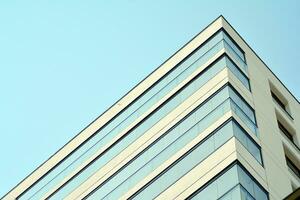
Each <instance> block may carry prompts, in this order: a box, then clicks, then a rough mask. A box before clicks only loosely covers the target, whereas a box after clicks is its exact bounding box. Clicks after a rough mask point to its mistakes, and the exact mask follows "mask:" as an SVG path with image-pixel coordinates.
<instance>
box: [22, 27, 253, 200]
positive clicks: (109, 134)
mask: <svg viewBox="0 0 300 200" xmlns="http://www.w3.org/2000/svg"><path fill="white" fill-rule="evenodd" d="M222 49H225V50H226V52H227V53H228V54H230V55H231V56H232V57H234V58H235V59H236V62H237V64H235V63H233V61H232V60H231V59H228V57H227V56H224V57H223V58H222V59H221V60H219V61H218V63H217V64H214V65H213V66H214V67H210V70H207V72H205V73H204V74H203V75H202V76H201V78H198V79H197V83H194V86H195V87H198V88H200V87H201V86H202V85H203V84H205V83H206V82H207V81H209V80H210V79H211V78H213V76H215V75H216V74H217V73H218V72H220V71H221V70H222V69H224V68H225V67H227V68H228V69H229V70H230V71H232V72H233V74H235V76H237V78H238V79H239V80H240V81H241V83H242V84H243V85H244V86H245V87H246V88H248V89H250V86H249V80H248V77H247V67H246V64H245V60H244V56H243V52H242V51H241V50H240V48H239V47H237V46H236V45H235V44H234V42H233V41H231V39H230V38H229V37H228V36H227V34H226V33H225V32H224V31H222V30H220V31H219V32H217V34H215V35H214V36H213V37H212V38H210V39H209V40H208V41H207V42H205V43H204V45H202V46H201V47H199V48H198V49H197V50H196V51H195V52H193V53H192V54H191V55H190V56H188V57H187V58H186V59H185V60H184V61H183V62H181V63H180V64H179V65H177V66H176V67H175V68H174V69H173V70H172V71H171V72H170V73H168V74H167V75H166V76H164V77H163V78H162V79H161V80H159V82H157V83H156V84H155V85H154V86H153V87H151V88H150V89H149V90H148V91H147V92H145V93H144V94H143V95H141V96H140V97H138V99H137V100H136V101H134V102H133V103H132V104H130V105H129V106H128V107H127V108H125V109H124V110H123V111H122V112H120V114H118V115H117V116H116V117H115V118H113V119H112V120H111V121H110V122H109V123H107V124H106V125H105V126H104V127H103V128H101V129H100V130H99V131H98V132H97V133H96V134H94V135H93V136H92V137H91V138H90V139H89V140H88V141H87V142H85V143H84V144H83V145H82V146H80V147H79V148H78V149H76V151H74V152H73V153H71V154H70V155H69V156H68V157H67V158H66V159H65V160H64V161H63V162H62V163H60V164H59V165H58V166H56V167H55V168H54V169H53V170H51V171H50V172H49V173H48V174H47V175H46V176H44V177H43V178H41V179H40V180H39V181H38V182H37V183H36V184H34V185H33V186H32V187H31V188H30V189H29V190H27V191H26V192H24V193H23V194H22V195H21V196H20V199H28V198H33V199H35V198H36V199H38V198H40V197H42V196H43V195H44V194H45V193H46V191H49V189H51V188H52V187H54V186H55V185H57V184H58V183H59V182H61V181H62V180H63V179H64V178H65V177H66V176H67V175H68V174H70V173H71V172H73V171H74V170H75V169H77V168H78V166H80V164H82V163H84V161H86V160H87V159H88V158H90V157H91V156H92V155H94V154H95V153H96V151H97V150H99V149H100V148H102V147H103V146H104V145H105V144H107V143H108V142H110V141H111V140H112V139H113V138H114V137H116V136H117V135H118V134H119V133H120V132H121V131H123V130H124V129H125V128H126V127H128V126H129V125H130V124H131V123H133V122H134V121H135V120H136V119H137V118H139V117H140V116H141V115H142V114H144V113H145V112H146V111H147V110H149V109H150V108H151V107H152V106H154V105H155V104H156V103H157V102H158V101H159V100H161V99H162V98H163V97H164V96H165V95H167V94H168V93H169V92H170V91H172V90H173V89H174V88H175V87H176V86H177V85H178V84H179V83H181V82H182V81H183V80H185V79H186V78H187V77H188V76H190V75H191V74H192V73H193V72H195V70H197V69H199V67H200V68H201V66H202V65H203V64H204V63H206V62H207V61H208V60H209V59H210V58H211V57H212V56H213V55H215V54H216V53H218V52H219V51H220V50H222ZM237 58H239V59H237ZM195 82H196V81H195ZM194 86H193V87H194ZM192 90H193V91H195V89H192V87H189V88H185V90H184V91H185V93H189V94H188V95H186V96H185V97H184V98H187V97H188V96H189V95H191V91H192ZM177 96H180V97H177V99H176V97H175V98H173V100H172V103H168V106H164V107H163V109H161V110H163V111H162V112H159V111H158V112H156V113H155V114H153V115H152V116H155V117H149V118H151V119H147V122H145V124H146V125H143V126H139V127H138V128H136V129H135V130H133V131H132V132H139V133H142V132H145V131H146V130H147V128H149V127H151V126H152V125H153V124H155V123H157V121H158V120H159V119H161V118H162V117H163V116H164V115H162V114H161V113H166V114H167V113H168V112H169V111H170V110H172V109H174V108H175V107H176V106H177V105H178V104H179V103H180V100H179V98H182V96H183V95H177ZM130 134H133V133H130ZM134 139H135V138H133V140H134ZM124 148H125V147H124ZM117 153H118V152H115V153H114V155H116V154H117ZM110 157H112V156H110ZM107 161H108V160H107ZM107 161H105V162H103V163H106V162H107Z"/></svg>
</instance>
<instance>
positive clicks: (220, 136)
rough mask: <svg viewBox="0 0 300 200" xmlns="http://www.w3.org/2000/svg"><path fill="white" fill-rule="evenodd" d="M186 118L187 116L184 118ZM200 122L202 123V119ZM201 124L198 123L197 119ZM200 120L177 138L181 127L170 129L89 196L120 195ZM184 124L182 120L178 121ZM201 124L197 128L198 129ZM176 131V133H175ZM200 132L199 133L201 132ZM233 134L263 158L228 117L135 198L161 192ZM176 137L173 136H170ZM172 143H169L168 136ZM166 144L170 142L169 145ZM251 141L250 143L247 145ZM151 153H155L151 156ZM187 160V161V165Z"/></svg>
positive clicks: (193, 131) (168, 154)
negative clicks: (171, 130) (171, 131)
mask: <svg viewBox="0 0 300 200" xmlns="http://www.w3.org/2000/svg"><path fill="white" fill-rule="evenodd" d="M187 120H189V119H187ZM202 122H204V123H203V124H202V127H203V125H204V124H205V121H202ZM199 124H200V123H199ZM199 124H196V125H195V126H193V127H191V128H190V129H189V130H187V131H185V132H184V133H183V135H181V136H180V137H179V138H176V135H179V134H180V133H181V131H182V129H180V127H178V128H175V129H173V132H174V133H168V135H167V136H166V137H165V138H163V139H161V140H160V141H159V142H158V143H157V144H158V145H154V146H153V148H149V149H147V151H146V153H145V154H144V155H143V156H141V157H139V158H138V159H136V160H135V161H134V162H132V163H130V164H129V165H128V166H126V168H125V169H123V171H121V172H120V173H118V174H117V175H116V176H114V177H112V179H110V180H109V181H108V182H106V183H105V184H103V185H101V187H99V188H98V189H97V190H96V191H95V192H94V193H93V194H90V195H89V198H91V199H117V198H118V197H120V196H122V195H123V194H124V193H125V192H126V191H127V190H128V189H129V188H131V187H132V186H134V185H136V184H137V183H138V182H139V181H141V180H142V179H144V178H145V177H146V176H147V175H149V174H150V173H151V172H152V171H153V169H155V168H157V167H158V166H159V165H161V164H162V163H163V162H165V161H166V160H167V159H168V158H170V157H171V156H172V155H173V154H174V153H176V152H177V151H178V150H180V149H181V148H183V147H184V145H185V144H186V143H187V140H188V139H189V140H188V141H190V139H191V138H193V137H195V136H196V135H197V134H198V133H199V132H201V126H199V127H198V125H199ZM181 125H182V126H183V127H185V125H184V123H182V124H181ZM199 128H200V131H199ZM176 133H177V134H176ZM200 134H201V133H200ZM232 137H235V138H237V139H238V140H239V141H241V143H242V144H243V145H244V146H245V148H246V149H247V150H248V151H249V152H250V153H251V154H252V155H253V156H254V157H255V158H256V159H257V161H258V162H259V163H261V162H262V160H261V156H260V148H259V147H258V145H257V144H255V143H254V142H253V141H252V140H251V139H250V136H248V134H247V133H246V132H245V131H244V130H243V129H241V127H240V126H239V125H238V123H237V122H236V121H235V120H233V119H231V120H228V121H227V122H226V123H225V124H223V125H222V126H221V127H220V128H218V129H217V130H216V131H215V132H213V133H211V134H210V135H209V136H208V137H207V138H206V139H205V140H204V141H201V142H199V143H198V144H197V145H195V146H194V147H193V148H192V149H191V150H190V151H189V152H187V153H186V154H185V155H184V156H183V157H181V158H180V159H179V160H177V161H176V162H175V163H174V164H171V165H170V166H171V167H170V168H169V169H168V170H167V171H164V172H163V173H162V174H160V175H158V176H157V177H156V178H155V179H154V180H152V181H150V182H151V183H150V184H147V185H146V187H145V188H144V189H143V190H140V191H139V193H138V194H137V195H135V197H134V198H135V199H152V198H155V197H156V196H157V195H159V194H160V193H161V192H163V191H164V190H165V189H166V188H168V187H169V186H170V185H172V184H173V183H174V182H176V181H177V180H178V179H180V178H181V177H182V176H183V175H185V174H186V173H188V172H189V171H190V170H191V169H193V168H194V167H195V166H197V165H198V164H200V163H201V162H202V161H203V160H204V159H205V158H207V157H208V156H209V155H210V154H212V153H213V152H214V151H216V150H217V149H218V148H220V147H221V146H222V145H223V144H225V143H226V142H227V141H228V140H230V139H231V138H232ZM173 138H175V139H173ZM172 139H173V140H175V141H171V142H172V143H171V144H169V143H170V142H169V141H170V140H172ZM166 144H169V145H168V146H167V145H166ZM248 144H250V145H248ZM164 145H165V146H167V147H164ZM153 155H154V156H153ZM186 163H189V164H188V165H187V164H186Z"/></svg>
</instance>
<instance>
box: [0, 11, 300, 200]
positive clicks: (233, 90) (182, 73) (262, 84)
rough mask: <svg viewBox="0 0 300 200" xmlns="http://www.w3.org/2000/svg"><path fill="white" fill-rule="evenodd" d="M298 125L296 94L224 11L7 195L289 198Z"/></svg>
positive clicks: (298, 178)
mask: <svg viewBox="0 0 300 200" xmlns="http://www.w3.org/2000/svg"><path fill="white" fill-rule="evenodd" d="M299 130H300V106H299V102H298V100H297V99H296V98H295V97H294V96H293V95H292V94H291V93H290V92H289V91H288V89H287V88H286V87H285V86H284V85H283V84H282V83H281V82H280V80H279V79H278V78H277V77H276V76H275V75H274V74H273V73H272V71H271V70H270V69H269V68H268V67H267V66H266V65H265V63H264V62H263V61H262V60H261V59H260V58H259V57H258V56H257V55H256V54H255V52H254V51H253V50H252V49H251V47H249V45H248V44H247V43H246V42H245V41H244V40H243V39H242V38H241V36H240V35H239V34H238V33H237V32H236V31H235V30H234V29H233V28H232V27H231V25H230V24H229V23H228V22H227V21H226V20H225V19H224V18H223V17H222V16H220V17H219V18H217V19H216V20H215V21H214V22H212V23H211V24H210V25H209V26H208V27H206V28H205V29H204V30H203V31H202V32H201V33H199V34H198V35H197V36H196V37H194V38H193V39H192V40H191V41H189V42H188V43H187V44H186V45H185V46H184V47H182V48H181V49H180V50H179V51H177V52H176V53H175V54H174V55H172V56H171V57H170V58H169V59H168V60H167V61H166V62H165V63H163V64H162V65H161V66H160V67H158V68H157V69H156V70H155V71H154V72H153V73H151V74H150V75H149V76H148V77H147V78H145V79H144V80H143V81H142V82H140V83H139V84H138V85H137V86H136V87H135V88H133V89H132V90H131V91H130V92H129V93H128V94H126V95H125V96H124V97H123V98H121V99H120V100H119V101H118V102H117V103H116V104H114V105H113V106H112V107H111V108H109V109H108V110H107V111H106V112H105V113H103V114H102V115H101V116H100V117H99V118H97V119H96V120H95V121H93V122H92V123H91V124H90V125H88V126H87V127H86V128H85V129H84V130H83V131H82V132H81V133H79V134H78V135H77V136H76V137H74V138H73V139H72V140H71V141H70V142H69V143H67V144H66V145H65V146H64V147H63V148H62V149H60V150H59V151H58V152H57V153H55V154H54V155H53V156H52V157H51V158H49V160H47V161H46V162H45V163H43V164H42V165H41V166H40V167H39V168H38V169H36V170H35V171H34V172H33V173H32V174H30V175H29V176H28V177H27V178H25V179H24V180H23V181H22V182H21V183H20V184H19V185H17V186H16V187H15V188H13V189H12V190H11V191H10V192H9V193H8V194H7V195H6V196H5V197H4V199H15V198H17V199H20V200H25V199H118V198H121V199H153V198H157V199H246V198H247V199H259V200H263V199H276V200H277V199H283V198H285V197H287V196H288V195H289V194H290V193H292V192H293V191H295V190H296V189H297V188H298V187H299V186H300V172H299V167H300V163H299V161H300V154H299V138H300V135H299V134H300V132H299ZM289 197H290V196H289Z"/></svg>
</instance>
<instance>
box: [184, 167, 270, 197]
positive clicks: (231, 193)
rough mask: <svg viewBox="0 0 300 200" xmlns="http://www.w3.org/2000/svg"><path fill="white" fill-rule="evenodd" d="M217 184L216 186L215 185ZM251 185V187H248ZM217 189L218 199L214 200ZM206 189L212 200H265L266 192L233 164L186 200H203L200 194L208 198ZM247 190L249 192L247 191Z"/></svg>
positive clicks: (246, 173)
mask: <svg viewBox="0 0 300 200" xmlns="http://www.w3.org/2000/svg"><path fill="white" fill-rule="evenodd" d="M216 183H217V184H216ZM250 185H251V187H250ZM212 187H214V188H217V191H218V198H215V194H214V193H215V192H216V189H213V188H212ZM206 188H210V190H209V191H211V195H212V196H213V197H214V199H222V200H238V199H241V200H246V199H247V200H267V199H268V194H267V192H266V191H265V190H264V189H263V188H262V187H261V186H260V185H259V184H257V183H256V181H255V180H254V179H253V177H250V176H249V175H248V172H246V171H245V170H244V169H243V168H241V167H240V164H235V165H233V166H232V167H230V168H229V169H226V170H225V171H224V172H222V174H221V175H218V176H217V177H215V178H213V179H212V181H211V183H210V184H209V185H206V186H205V187H204V188H200V189H198V190H197V191H196V192H194V193H193V194H192V195H191V196H189V197H188V198H187V199H203V198H201V197H202V195H203V194H202V193H205V196H209V194H208V192H206V190H205V189H206ZM249 189H250V190H251V191H249Z"/></svg>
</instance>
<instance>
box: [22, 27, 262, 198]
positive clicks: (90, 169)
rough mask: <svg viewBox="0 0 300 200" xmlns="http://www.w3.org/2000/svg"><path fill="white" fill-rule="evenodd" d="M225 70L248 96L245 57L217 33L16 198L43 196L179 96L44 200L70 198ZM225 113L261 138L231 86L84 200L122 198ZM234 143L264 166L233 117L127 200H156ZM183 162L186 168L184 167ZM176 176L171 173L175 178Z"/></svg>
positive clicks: (250, 112) (248, 109)
mask: <svg viewBox="0 0 300 200" xmlns="http://www.w3.org/2000/svg"><path fill="white" fill-rule="evenodd" d="M221 50H224V51H225V53H223V54H222V55H221V56H219V58H218V59H216V60H215V61H214V62H213V63H212V64H211V65H210V66H208V67H206V68H205V69H203V70H202V71H201V72H198V74H197V75H196V76H195V77H194V78H192V79H191V81H189V82H188V83H187V84H185V85H184V86H183V87H182V88H178V87H177V86H178V85H179V84H180V83H182V82H183V81H184V80H186V79H187V78H188V77H190V76H191V75H192V74H193V73H194V72H195V71H196V70H198V69H199V68H201V67H203V65H204V64H205V63H206V62H208V61H209V59H211V58H212V57H213V56H214V55H216V54H217V53H218V52H220V51H221ZM233 60H234V61H233ZM225 69H227V70H229V71H231V72H232V74H233V75H234V76H235V77H236V78H237V79H238V80H239V81H240V83H241V84H242V85H243V86H244V87H245V88H246V89H247V90H249V91H250V83H249V78H248V72H247V70H248V69H247V65H246V62H245V57H244V53H243V51H242V50H241V49H240V48H239V47H238V46H236V45H235V43H234V42H233V41H232V39H231V38H230V37H229V36H228V35H227V33H226V32H224V31H223V30H222V29H220V30H219V31H218V32H217V33H216V34H214V35H213V36H212V37H211V38H210V39H208V40H207V41H206V42H205V43H204V44H203V45H201V46H200V47H199V48H197V49H196V50H195V51H194V52H193V53H192V54H190V55H189V56H188V57H187V58H185V59H184V60H183V61H182V62H180V64H178V65H177V66H176V67H174V68H173V69H172V70H171V71H170V72H169V73H167V74H166V75H165V76H163V77H162V78H161V79H160V80H159V81H158V82H157V83H155V84H154V85H153V86H152V87H151V88H150V89H148V90H146V92H144V93H143V94H142V95H141V96H139V97H138V98H137V99H136V100H135V101H133V103H131V104H130V105H129V106H127V107H126V108H125V109H124V110H123V111H121V112H120V113H119V114H118V115H117V116H115V117H114V118H113V119H112V120H110V121H109V122H108V123H107V124H106V125H105V126H104V127H102V128H101V129H100V130H99V131H97V132H96V133H95V134H94V135H93V136H91V137H90V138H89V139H88V140H87V141H86V142H85V143H84V144H83V145H81V146H80V147H79V148H77V149H76V150H75V151H74V152H72V153H71V154H70V155H69V156H67V157H66V158H65V159H64V160H63V161H62V162H61V163H59V164H58V165H57V166H56V167H54V168H53V170H51V171H49V173H47V174H46V175H45V176H43V177H42V178H41V179H39V181H37V182H36V183H35V184H33V186H32V187H30V188H29V189H28V190H26V191H25V192H24V193H22V194H21V195H20V196H19V197H18V199H41V198H44V197H45V195H46V194H48V192H49V191H51V190H53V188H54V187H55V186H57V185H58V184H60V183H62V181H64V179H65V178H66V177H67V176H69V175H70V174H72V173H73V172H74V170H76V169H78V167H80V166H81V165H82V164H83V163H85V162H86V161H87V160H88V159H89V158H90V157H91V156H93V155H95V153H96V152H97V151H99V149H101V148H103V147H104V146H105V145H106V144H108V143H109V142H110V141H112V140H113V139H114V138H115V137H116V136H118V135H119V134H120V133H122V132H124V130H125V129H126V128H127V127H128V126H129V125H131V124H132V123H134V122H135V121H136V120H137V119H138V118H140V117H141V116H142V115H143V114H144V113H145V112H146V111H148V110H149V109H150V108H152V107H157V103H158V102H159V101H160V100H162V98H164V97H165V96H166V95H167V94H169V93H170V92H172V91H174V89H175V88H177V91H176V92H175V93H174V94H173V95H171V96H170V97H169V98H168V99H166V100H165V101H164V102H163V103H162V104H161V105H160V106H159V107H157V108H156V109H154V110H153V111H152V112H151V113H149V114H148V116H145V117H144V119H143V121H142V123H138V124H137V125H136V126H134V127H133V128H132V129H130V130H129V131H127V132H126V133H125V132H124V133H123V134H124V136H123V137H121V139H119V140H117V141H115V142H114V143H113V144H111V146H110V147H109V148H108V150H106V151H104V152H103V153H101V154H100V155H98V156H97V157H95V159H94V160H92V161H91V162H89V163H87V164H86V165H85V166H84V168H83V169H82V170H80V172H79V173H77V174H75V175H73V176H72V177H71V178H70V179H69V180H68V181H67V182H65V183H63V184H62V186H60V187H59V188H58V189H56V190H55V191H54V192H52V193H51V194H50V196H48V197H47V199H63V198H65V197H67V196H68V195H69V194H70V193H71V192H73V191H74V190H75V189H76V188H78V187H79V186H80V185H81V184H83V183H84V182H85V181H86V180H88V179H89V178H90V177H91V176H93V175H94V174H95V173H96V172H97V171H99V170H100V169H101V168H102V167H103V166H105V165H106V164H107V163H109V162H110V161H111V160H112V159H114V158H115V157H116V156H118V155H119V154H120V153H121V152H122V151H124V150H125V149H126V148H127V147H129V146H130V145H131V144H132V143H134V142H135V141H136V140H137V139H139V138H140V137H142V136H143V134H145V133H146V132H147V131H149V130H151V128H152V127H153V126H155V125H156V124H157V123H159V121H161V120H162V119H163V118H164V117H166V116H167V115H168V114H169V113H171V112H172V111H173V110H174V109H176V108H177V107H178V106H179V105H180V104H182V103H183V102H184V101H185V100H187V99H188V98H189V97H190V96H191V95H193V94H194V93H195V92H197V90H199V89H200V88H201V87H202V86H204V85H205V84H206V83H208V82H209V81H210V80H211V79H213V78H214V77H215V76H216V75H217V74H218V73H220V72H221V71H223V70H225ZM230 110H231V111H233V112H234V113H235V114H236V115H237V116H238V117H239V118H240V119H241V121H242V122H243V123H244V125H246V126H247V127H248V128H249V129H250V130H251V131H252V133H254V134H255V135H256V136H258V131H257V126H256V119H255V114H254V110H253V109H252V108H251V107H250V106H249V105H248V103H247V102H246V101H245V100H244V99H243V98H242V97H241V96H240V95H239V94H238V93H237V91H236V90H235V89H234V88H233V87H232V86H231V85H230V84H226V85H225V86H223V87H222V88H221V89H219V90H218V91H217V92H216V93H215V94H213V95H212V96H211V97H209V98H207V99H206V100H205V101H204V102H203V103H202V104H201V105H199V106H198V107H197V108H196V109H194V110H193V111H192V112H191V113H189V114H188V115H187V116H185V117H184V118H183V119H182V120H180V121H179V122H178V123H177V124H176V125H174V126H173V127H172V128H170V129H169V130H168V131H167V132H165V133H163V134H162V135H161V136H160V137H159V138H157V139H156V140H155V141H154V142H153V143H151V144H150V145H149V146H148V147H146V148H145V149H144V150H143V151H142V152H140V153H139V154H138V155H136V156H135V157H134V158H133V159H132V160H130V161H129V162H128V163H127V164H126V165H124V166H123V167H122V168H121V169H119V170H118V171H116V172H115V173H114V174H113V175H112V176H111V177H109V178H108V179H107V180H106V181H105V182H103V183H101V184H100V185H99V186H98V187H97V188H96V189H95V190H93V191H92V192H91V193H90V194H89V195H88V196H87V197H86V198H89V199H117V198H118V197H120V196H122V195H123V194H125V193H126V192H127V191H128V190H129V189H130V188H132V187H133V186H134V185H136V184H138V182H139V181H141V180H143V179H144V178H145V177H146V176H147V175H149V174H150V173H151V172H152V171H153V170H155V169H156V168H157V167H159V166H160V165H162V164H163V163H164V162H165V161H167V160H168V159H169V158H170V157H171V156H173V155H174V154H176V153H177V152H178V151H179V150H180V149H182V148H183V147H184V146H185V145H187V144H188V143H189V142H191V141H192V140H194V139H195V138H196V137H197V136H198V135H199V134H201V133H202V132H203V131H204V130H205V129H206V128H208V127H209V126H210V125H212V124H213V123H214V122H215V121H216V120H218V119H219V118H221V117H222V116H223V115H224V114H225V113H227V112H229V111H230ZM181 112H184V111H181ZM250 134H251V133H250ZM233 137H234V138H236V139H237V140H239V141H240V142H241V144H242V145H243V146H244V147H245V148H246V149H247V150H248V152H249V153H250V154H251V155H252V156H253V157H254V158H255V159H256V160H257V162H258V163H260V164H262V158H261V152H260V147H259V146H258V145H257V144H256V143H255V142H254V140H253V139H252V138H251V136H249V135H248V133H247V132H246V131H245V130H244V129H243V128H241V126H240V125H239V124H238V123H237V122H236V121H235V120H234V119H233V118H231V120H228V121H227V122H226V124H223V125H222V127H221V128H219V129H218V130H216V131H214V132H213V133H211V134H210V135H209V136H208V137H207V138H206V139H205V140H204V141H201V142H200V143H198V144H197V145H196V146H195V147H194V148H193V149H192V150H191V151H189V152H188V154H186V155H184V157H182V158H180V160H179V161H178V162H177V163H176V164H174V165H172V166H171V167H170V168H169V169H168V170H167V171H165V172H164V173H163V174H160V175H159V176H158V177H156V179H155V180H154V181H153V182H152V183H151V184H149V185H147V187H146V188H142V190H140V191H139V192H138V193H136V194H135V195H134V197H132V198H136V199H140V198H142V199H143V198H147V199H148V198H149V197H151V198H152V197H153V198H154V197H155V196H157V195H159V194H160V193H161V192H163V191H164V190H165V189H167V188H168V187H169V186H170V185H172V184H173V183H174V182H175V181H176V180H178V179H179V178H181V177H182V176H184V175H185V174H186V173H188V172H189V171H190V170H191V169H192V167H194V166H196V165H197V164H199V163H201V162H202V161H203V160H204V159H205V158H206V157H207V156H209V155H210V154H212V153H213V152H214V151H215V150H217V149H218V148H220V147H221V146H222V145H223V144H224V143H226V141H228V140H229V139H230V138H233ZM196 155H197V156H196ZM186 162H188V163H189V165H186V164H183V163H186ZM174 170H175V171H174ZM175 172H176V173H175ZM177 172H179V173H177ZM174 173H175V175H172V174H174ZM104 175H105V174H104ZM104 175H103V176H104ZM238 190H239V191H242V190H243V187H242V186H238V185H237V186H236V187H235V189H234V190H232V191H238ZM149 195H150V196H149Z"/></svg>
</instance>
